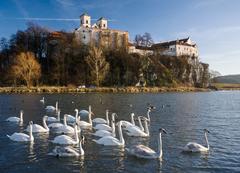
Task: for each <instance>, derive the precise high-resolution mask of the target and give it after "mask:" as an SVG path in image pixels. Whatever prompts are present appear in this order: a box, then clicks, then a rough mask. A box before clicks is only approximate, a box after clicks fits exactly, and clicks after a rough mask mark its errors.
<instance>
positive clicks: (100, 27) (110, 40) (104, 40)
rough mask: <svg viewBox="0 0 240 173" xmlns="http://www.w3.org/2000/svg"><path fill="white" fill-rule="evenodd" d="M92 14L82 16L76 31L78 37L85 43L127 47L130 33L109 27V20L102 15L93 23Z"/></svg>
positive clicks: (114, 47)
mask: <svg viewBox="0 0 240 173" xmlns="http://www.w3.org/2000/svg"><path fill="white" fill-rule="evenodd" d="M91 23H92V22H91V16H89V15H88V14H86V13H84V14H82V15H81V16H80V27H79V28H77V29H76V30H75V31H74V34H75V37H76V39H77V40H78V41H79V42H80V43H82V44H85V45H92V46H102V47H106V48H110V49H118V48H127V47H128V40H129V34H128V32H127V31H120V30H114V29H109V28H108V20H107V19H105V18H103V17H101V18H99V19H98V20H97V21H96V23H94V24H91Z"/></svg>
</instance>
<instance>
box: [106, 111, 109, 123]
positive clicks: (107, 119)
mask: <svg viewBox="0 0 240 173" xmlns="http://www.w3.org/2000/svg"><path fill="white" fill-rule="evenodd" d="M106 121H107V125H109V116H108V110H106Z"/></svg>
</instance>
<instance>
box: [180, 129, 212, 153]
mask: <svg viewBox="0 0 240 173" xmlns="http://www.w3.org/2000/svg"><path fill="white" fill-rule="evenodd" d="M207 133H210V132H209V131H208V130H207V129H204V135H205V140H206V144H207V147H205V146H203V145H200V144H198V143H196V142H189V143H188V144H187V145H186V146H185V147H184V148H183V151H185V152H208V151H209V143H208V139H207Z"/></svg>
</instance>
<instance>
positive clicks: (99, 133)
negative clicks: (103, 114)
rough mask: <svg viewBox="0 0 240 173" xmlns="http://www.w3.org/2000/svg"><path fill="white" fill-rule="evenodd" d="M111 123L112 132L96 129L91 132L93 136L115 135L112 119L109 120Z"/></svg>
mask: <svg viewBox="0 0 240 173" xmlns="http://www.w3.org/2000/svg"><path fill="white" fill-rule="evenodd" d="M111 124H112V132H109V131H107V130H98V131H96V132H95V133H93V135H94V136H98V137H104V136H113V137H115V136H116V134H115V122H114V121H113V120H112V121H111Z"/></svg>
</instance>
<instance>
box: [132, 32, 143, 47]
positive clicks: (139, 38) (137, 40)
mask: <svg viewBox="0 0 240 173" xmlns="http://www.w3.org/2000/svg"><path fill="white" fill-rule="evenodd" d="M142 41H143V38H142V36H141V35H140V34H137V35H136V36H135V39H134V44H135V45H136V46H141V44H142Z"/></svg>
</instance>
